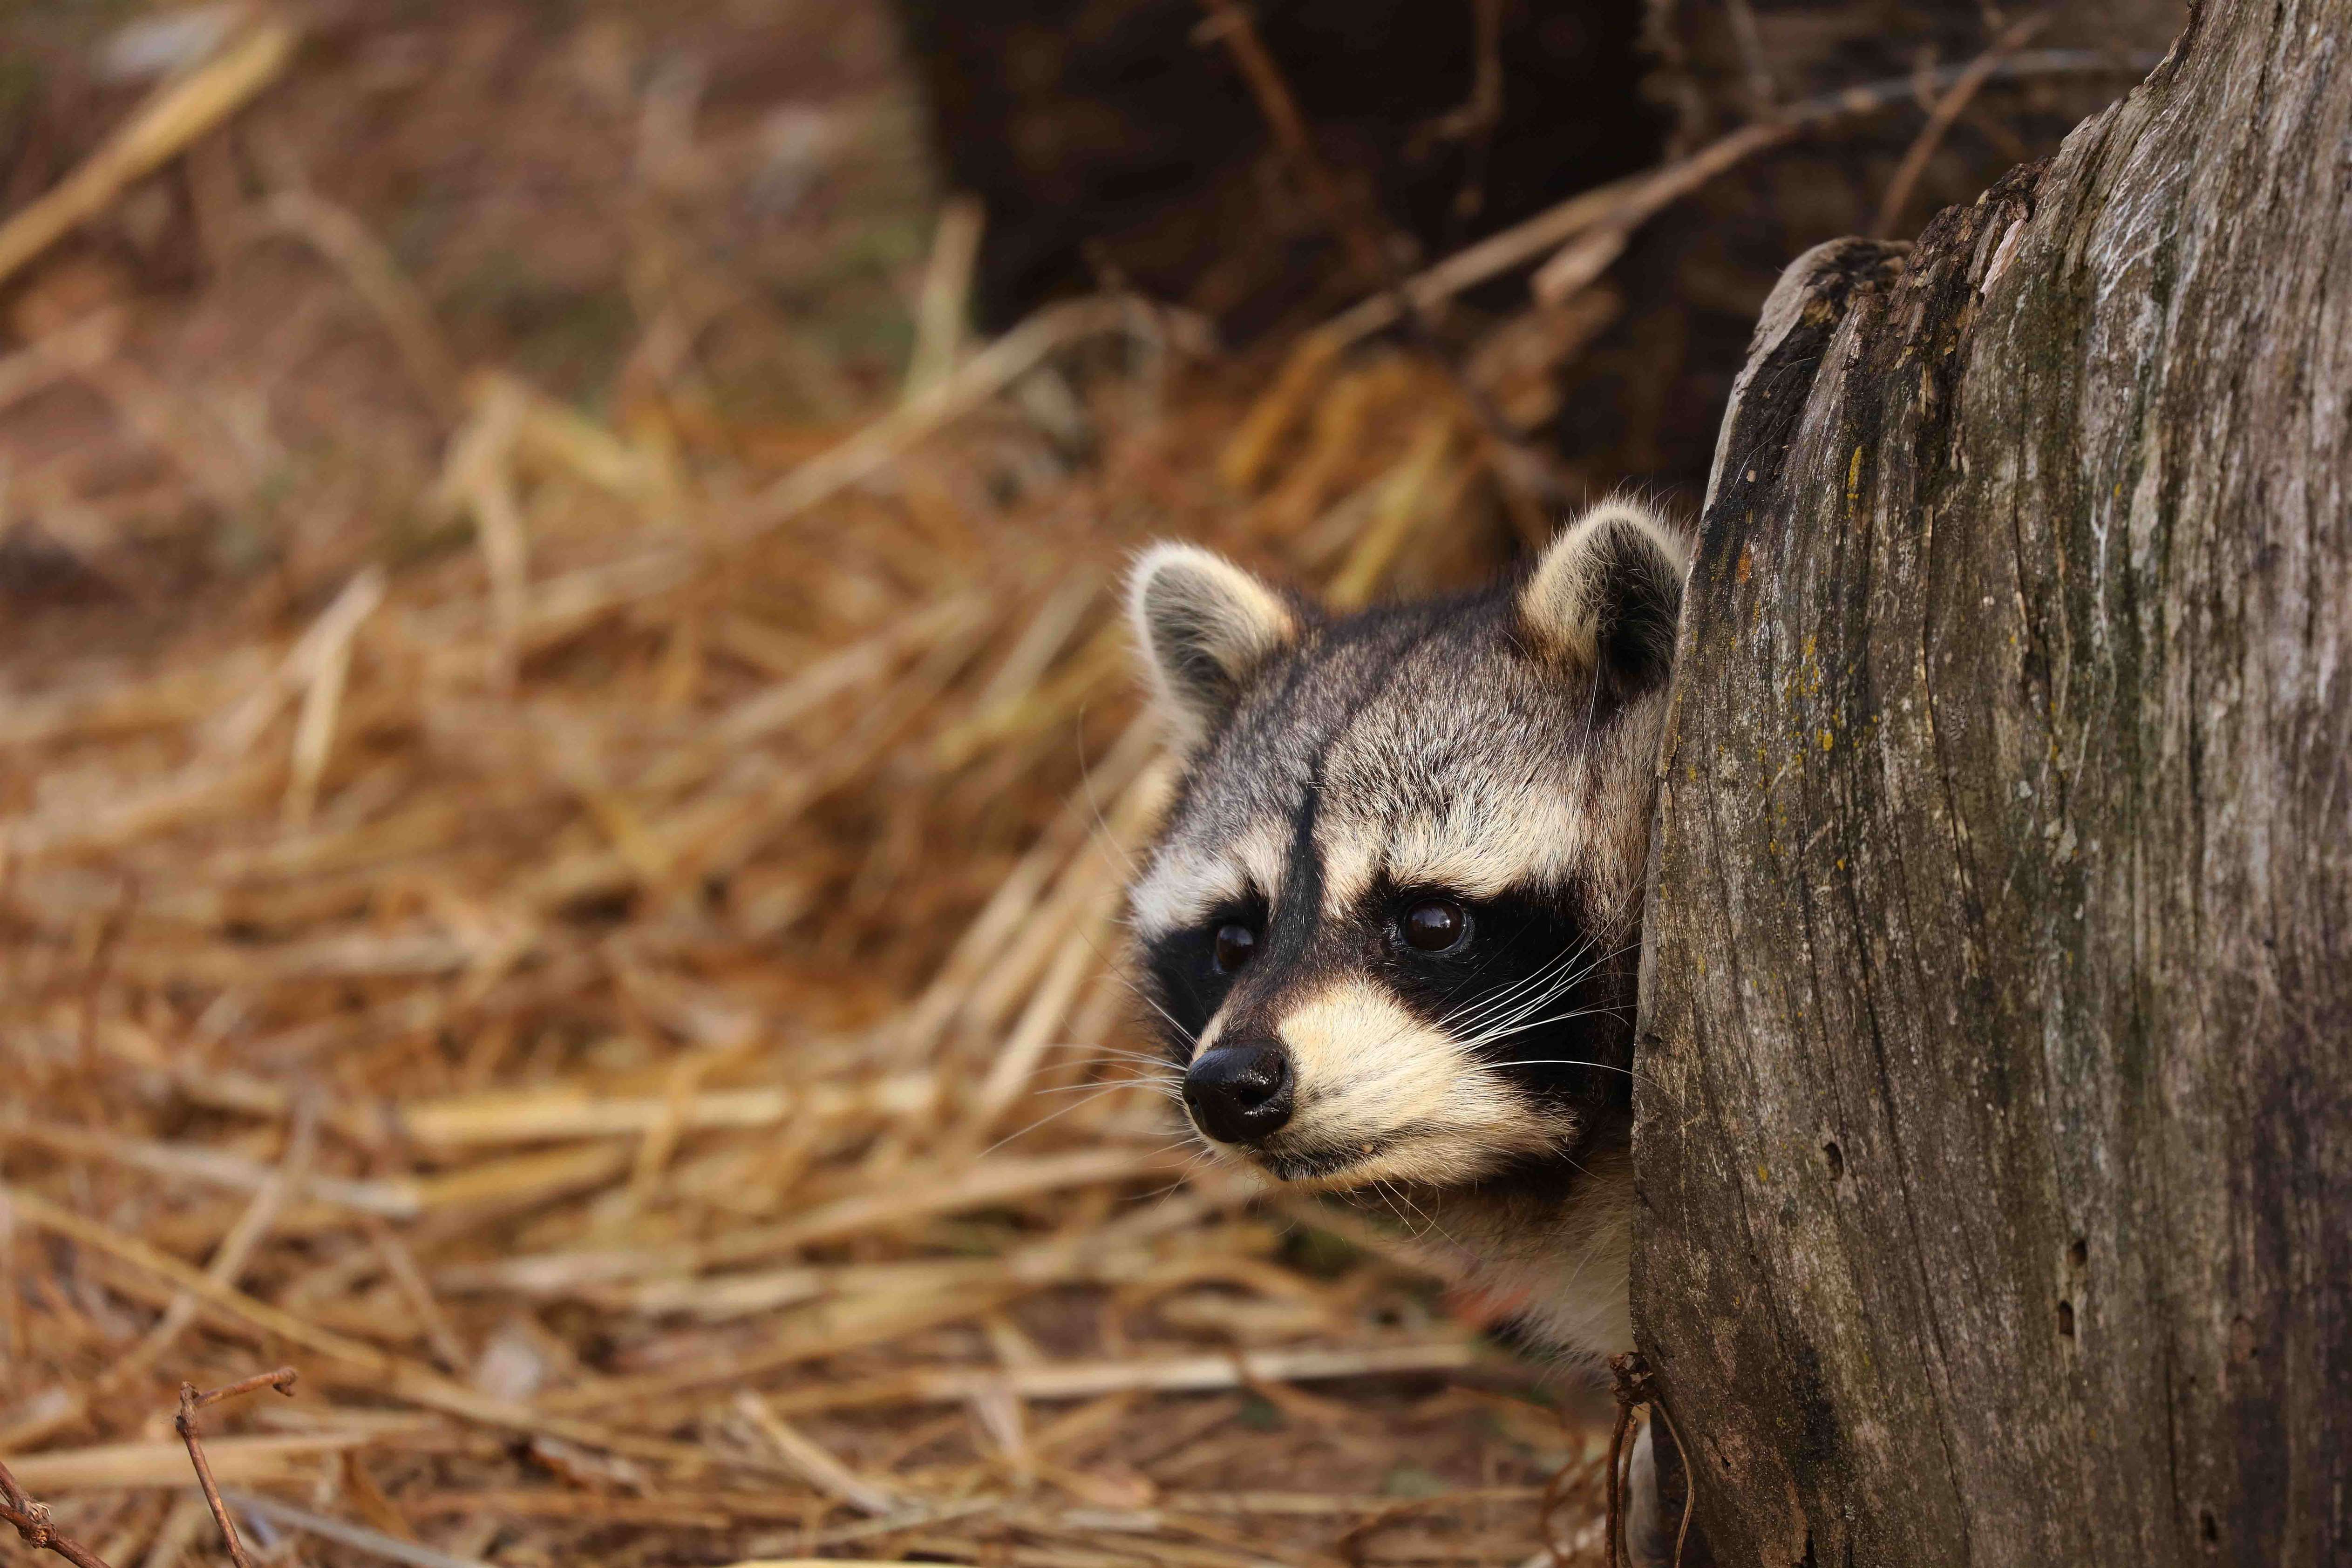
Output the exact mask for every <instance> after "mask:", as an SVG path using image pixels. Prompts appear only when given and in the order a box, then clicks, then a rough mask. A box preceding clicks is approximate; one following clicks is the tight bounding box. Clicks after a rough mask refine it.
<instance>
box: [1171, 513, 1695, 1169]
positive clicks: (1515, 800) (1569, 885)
mask: <svg viewBox="0 0 2352 1568" xmlns="http://www.w3.org/2000/svg"><path fill="white" fill-rule="evenodd" d="M1687 565H1688V555H1687V551H1686V548H1685V544H1684V542H1683V539H1682V538H1681V536H1680V535H1679V534H1678V533H1677V532H1676V531H1675V529H1674V528H1671V527H1669V526H1668V525H1666V524H1664V523H1663V522H1661V521H1660V520H1659V519H1657V518H1656V517H1653V516H1651V515H1650V514H1649V513H1647V512H1645V511H1643V510H1642V509H1641V508H1639V507H1633V506H1631V505H1628V504H1625V503H1612V504H1610V505H1607V506H1604V507H1601V508H1600V509H1598V510H1597V511H1594V512H1592V513H1591V514H1589V515H1588V516H1586V517H1582V518H1581V519H1580V520H1579V521H1578V522H1576V523H1575V524H1574V525H1573V526H1572V527H1570V528H1569V529H1568V530H1567V531H1566V532H1564V533H1562V534H1561V535H1560V536H1559V538H1558V539H1556V540H1555V541H1554V542H1553V543H1552V544H1551V545H1550V547H1549V549H1546V550H1545V551H1544V553H1543V555H1542V556H1541V558H1540V559H1538V561H1537V562H1536V563H1535V564H1534V566H1533V568H1532V569H1531V570H1528V571H1526V572H1525V573H1523V574H1521V575H1519V576H1517V577H1516V578H1513V579H1511V580H1507V581H1505V582H1504V583H1502V584H1500V585H1498V586H1496V587H1495V588H1492V589H1489V590H1487V591H1484V592H1482V593H1478V594H1474V595H1469V596H1465V597H1461V598H1454V599H1449V600H1443V601H1429V602H1423V603H1415V604H1405V605H1401V606H1394V607H1387V608H1381V609H1376V610H1371V611H1367V612H1361V613H1358V614H1353V615H1346V616H1330V615H1327V614H1325V613H1323V612H1321V611H1319V610H1318V608H1317V607H1316V606H1315V605H1314V604H1312V603H1311V602H1309V601H1307V600H1305V599H1302V598H1298V597H1295V596H1292V595H1288V594H1286V593H1283V592H1281V591H1276V590H1275V589H1273V588H1270V587H1268V586H1267V585H1265V583H1263V582H1261V581H1259V580H1257V579H1256V578H1255V577H1253V576H1251V575H1250V574H1249V573H1248V572H1246V571H1244V570H1242V569H1241V568H1239V567H1236V566H1234V565H1233V564H1232V563H1231V562H1229V561H1226V560H1224V559H1222V558H1220V557H1218V556H1215V555H1213V554H1210V553H1209V552H1207V551H1205V550H1202V549H1195V548H1192V547H1190V546H1183V545H1162V546H1159V547H1156V548H1155V549H1151V550H1150V552H1148V553H1147V554H1146V555H1144V556H1143V558H1142V559H1140V560H1139V561H1138V563H1137V565H1136V568H1135V570H1134V573H1133V576H1132V579H1131V581H1130V586H1129V614H1130V617H1131V620H1132V622H1133V629H1134V632H1135V636H1136V638H1137V640H1138V642H1139V643H1140V645H1141V647H1142V649H1143V651H1144V653H1145V659H1144V663H1145V665H1146V667H1147V669H1148V671H1149V673H1150V676H1151V679H1152V681H1153V684H1154V685H1155V686H1156V688H1157V692H1158V695H1159V699H1160V706H1161V708H1162V710H1163V711H1164V713H1165V714H1166V716H1167V719H1168V722H1169V725H1170V727H1171V733H1172V734H1173V736H1174V737H1175V741H1176V744H1177V745H1178V747H1180V748H1181V751H1182V753H1183V758H1184V763H1185V768H1184V774H1183V778H1182V781H1181V784H1180V785H1179V787H1178V789H1177V791H1176V795H1175V798H1174V800H1173V803H1172V805H1171V810H1170V814H1169V817H1168V821H1167V822H1166V825H1165V828H1164V830H1163V832H1162V836H1161V838H1160V841H1159V842H1158V844H1157V846H1156V847H1155V848H1154V850H1153V851H1152V852H1151V854H1150V859H1149V861H1148V862H1146V863H1145V865H1144V866H1143V869H1142V871H1141V873H1140V875H1139V877H1138V878H1137V880H1136V882H1135V884H1134V886H1133V887H1132V889H1131V890H1130V915H1131V919H1132V924H1133V927H1134V933H1135V939H1136V944H1137V957H1138V960H1139V962H1138V968H1139V971H1140V973H1141V975H1142V977H1143V984H1144V987H1145V989H1146V992H1147V995H1148V997H1149V998H1150V1003H1151V1005H1152V1007H1153V1009H1155V1010H1156V1012H1157V1014H1158V1017H1159V1022H1160V1026H1161V1028H1162V1030H1163V1032H1164V1035H1165V1038H1166V1044H1167V1048H1168V1051H1169V1052H1170V1054H1171V1057H1172V1058H1173V1060H1174V1061H1175V1064H1176V1065H1177V1067H1178V1068H1179V1069H1180V1070H1181V1072H1182V1075H1183V1098H1184V1103H1185V1106H1186V1109H1187V1111H1188V1113H1189V1114H1190V1116H1191V1118H1192V1124H1193V1125H1194V1126H1195V1127H1196V1128H1197V1129H1198V1130H1199V1132H1200V1134H1202V1137H1203V1138H1205V1139H1207V1140H1208V1141H1209V1142H1210V1144H1211V1145H1213V1146H1214V1147H1216V1148H1218V1149H1220V1150H1223V1151H1224V1152H1227V1153H1228V1154H1232V1155H1239V1156H1242V1157H1244V1158H1246V1159H1248V1160H1250V1161H1252V1162H1254V1163H1255V1164H1256V1165H1257V1166H1260V1167H1261V1168H1262V1169H1263V1170H1264V1171H1265V1172H1266V1173H1268V1174H1269V1175H1271V1176H1275V1177H1276V1178H1279V1179H1281V1180H1284V1181H1293V1182H1304V1183H1311V1184H1313V1185H1315V1186H1319V1187H1324V1188H1332V1189H1342V1190H1344V1189H1350V1188H1369V1187H1370V1186H1373V1185H1374V1184H1381V1185H1383V1186H1385V1185H1387V1184H1391V1183H1404V1184H1409V1185H1412V1186H1435V1187H1440V1188H1460V1187H1465V1186H1475V1185H1477V1184H1482V1183H1493V1182H1497V1181H1499V1180H1500V1178H1504V1177H1507V1176H1509V1175H1511V1174H1512V1173H1514V1172H1519V1173H1527V1172H1530V1171H1536V1170H1540V1169H1553V1170H1558V1169H1562V1168H1570V1167H1574V1166H1578V1165H1579V1163H1580V1162H1582V1161H1585V1160H1588V1159H1590V1158H1593V1157H1601V1156H1606V1155H1609V1154H1611V1153H1612V1152H1617V1151H1622V1148H1623V1146H1624V1145H1625V1141H1626V1137H1627V1129H1628V1127H1629V1125H1630V1108H1631V1092H1630V1086H1631V1082H1632V1073H1631V1070H1632V1066H1633V1062H1632V1055H1633V1000H1634V976H1635V970H1636V955H1635V952H1634V948H1635V946H1636V944H1637V941H1638V936H1639V930H1640V922H1641V905H1642V891H1643V865H1644V861H1645V859H1646V857H1647V853H1648V841H1649V823H1650V816H1651V810H1652V805H1653V802H1654V798H1655V763H1656V756H1657V748H1658V743H1659V738H1660V729H1661V726H1662V723H1663V719H1664V706H1665V697H1664V692H1665V685H1666V677H1667V674H1668V672H1669V669H1670V667H1671V665H1672V662H1673V658H1674V644H1675V631H1676V627H1677V623H1678V621H1679V618H1680V614H1681V607H1682V595H1683V580H1684V577H1685V571H1686V570H1687Z"/></svg>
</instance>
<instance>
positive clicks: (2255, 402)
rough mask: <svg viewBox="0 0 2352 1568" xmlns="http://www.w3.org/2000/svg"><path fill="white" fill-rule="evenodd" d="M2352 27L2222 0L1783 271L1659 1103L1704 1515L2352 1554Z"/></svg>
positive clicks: (1701, 717) (2082, 1556)
mask: <svg viewBox="0 0 2352 1568" xmlns="http://www.w3.org/2000/svg"><path fill="white" fill-rule="evenodd" d="M2347 38H2352V0H2281V3H2279V4H2275V5H2264V6H2254V5H2224V4H2220V3H2218V0H2217V3H2211V4H2208V5H2204V6H2202V7H2201V8H2200V10H2199V11H2198V12H2197V14H2196V15H2195V16H2193V17H2192V19H2191V22H2190V26H2189V31H2188V32H2187V33H2186V34H2184V35H2183V37H2182V39H2181V41H2180V42H2179V44H2177V45H2176V46H2175V48H2174V50H2173V52H2172V54H2171V56H2170V57H2168V59H2167V60H2166V62H2165V63H2164V64H2163V65H2162V66H2160V67H2159V68H2158V69H2157V70H2156V71H2155V73H2154V74H2153V75H2152V76H2151V77H2150V78H2148V80H2147V82H2146V83H2144V84H2143V85H2142V86H2141V87H2139V88H2137V89H2135V90H2134V91H2133V92H2132V93H2131V94H2130V96H2129V97H2128V98H2126V99H2125V100H2124V101H2122V102H2120V103H2118V104H2116V106H2114V107H2113V108H2112V109H2110V110H2107V111H2106V112H2105V113H2104V114H2102V115H2100V116H2098V117H2096V118H2095V119H2094V120H2089V121H2086V122H2085V123H2084V125H2082V126H2081V127H2079V128H2078V129H2077V130H2076V131H2075V132H2074V134H2073V135H2072V136H2071V137H2070V138H2069V139H2068V140H2067V142H2066V144H2065V146H2064V148H2063V151H2062V152H2060V153H2059V154H2058V155H2057V157H2056V158H2054V159H2053V160H2052V161H2051V162H2049V163H2048V164H2046V165H2039V166H2033V167H2030V168H2026V169H2021V170H2019V171H2017V172H2014V173H2012V174H2011V175H2010V176H2009V177H2008V178H2006V179H2005V180H2004V181H2003V182H2002V183H2000V185H1998V186H1996V187H1995V188H1994V189H1993V190H1992V191H1990V192H1989V193H1987V194H1986V195H1985V196H1984V197H1983V198H1982V199H1981V200H1980V201H1979V202H1978V203H1977V204H1975V205H1974V206H1972V207H1968V208H1955V209H1952V210H1950V211H1948V212H1947V213H1945V214H1942V215H1941V216H1940V217H1939V218H1937V220H1936V222H1935V223H1934V224H1933V225H1930V227H1929V228H1928V230H1927V233H1926V234H1925V235H1923V236H1922V237H1921V239H1920V240H1919V242H1918V244H1917V245H1916V247H1913V248H1911V249H1910V250H1909V252H1908V254H1907V255H1906V254H1905V252H1904V249H1903V247H1899V246H1885V245H1881V244H1877V243H1874V242H1868V241H1858V240H1855V241H1842V242H1838V243H1836V244H1834V245H1832V246H1823V247H1822V248H1821V249H1820V250H1817V251H1815V252H1813V253H1811V255H1809V256H1806V257H1805V258H1803V259H1802V260H1801V261H1800V262H1799V263H1798V264H1797V265H1796V266H1795V267H1792V268H1791V269H1790V275H1789V277H1787V278H1786V279H1784V281H1783V283H1782V285H1781V287H1780V289H1779V290H1778V291H1777V292H1776V294H1775V295H1774V297H1773V299H1772V301H1771V303H1770V304H1769V305H1768V306H1767V308H1766V312H1765V319H1764V320H1763V321H1762V323H1761V324H1760V325H1759V330H1758V337H1757V342H1756V344H1755V347H1754V349H1753V350H1752V352H1751V356H1750V360H1749V364H1748V371H1747V372H1746V374H1745V375H1744V376H1743V378H1742V380H1741V383H1740V387H1739V390H1738V394H1737V395H1736V397H1735V401H1734V404H1733V408H1732V412H1731V413H1730V415H1729V417H1728V419H1727V423H1726V427H1725V431H1724V434H1723V438H1722V442H1721V444H1720V446H1719V447H1718V450H1717V472H1716V476H1715V480H1714V482H1713V484H1712V485H1711V486H1710V494H1709V497H1708V502H1707V507H1706V518H1705V525H1704V539H1703V543H1702V547H1701V550H1700V556H1699V562H1698V566H1697V568H1696V573H1695V576H1694V580H1693V586H1692V595H1693V599H1692V603H1693V612H1692V613H1691V614H1690V616H1689V617H1688V618H1687V620H1686V622H1685V630H1684V645H1683V650H1682V655H1681V663H1680V665H1679V668H1678V669H1677V672H1676V675H1675V699H1674V716H1673V719H1672V725H1671V729H1670V732H1669V737H1668V741H1667V745H1666V748H1665V751H1664V756H1663V758H1662V761H1661V769H1662V772H1661V779H1662V791H1661V807H1660V821H1659V831H1658V840H1657V848H1656V859H1655V861H1654V866H1653V876H1654V883H1653V887H1654V891H1653V895H1652V904H1651V906H1650V914H1649V917H1648V932H1647V942H1648V946H1647V948H1646V950H1645V952H1644V955H1643V966H1644V967H1643V996H1644V1009H1645V1013H1644V1018H1643V1051H1644V1061H1643V1071H1644V1077H1643V1082H1642V1084H1641V1086H1640V1089H1639V1092H1638V1093H1637V1107H1636V1110H1637V1118H1638V1120H1637V1128H1636V1133H1635V1159H1636V1165H1637V1170H1638V1176H1639V1185H1640V1194H1641V1199H1642V1207H1641V1209H1640V1212H1639V1218H1638V1219H1637V1232H1638V1234H1637V1247H1636V1261H1635V1273H1634V1308H1635V1317H1636V1321H1637V1323H1638V1325H1639V1333H1640V1338H1641V1342H1642V1346H1643V1351H1644V1352H1645V1353H1646V1354H1647V1355H1648V1357H1649V1359H1650V1362H1651V1364H1652V1365H1653V1366H1654V1368H1655V1369H1656V1370H1657V1372H1658V1374H1659V1376H1660V1380H1661V1382H1662V1384H1663V1385H1664V1389H1665V1391H1666V1397H1667V1402H1668V1407H1669V1408H1670V1410H1671V1411H1672V1412H1673V1413H1674V1415H1675V1417H1676V1418H1677V1422H1678V1424H1679V1426H1680V1428H1681V1430H1682V1432H1683V1433H1684V1435H1685V1437H1686V1439H1688V1440H1689V1442H1690V1443H1691V1445H1692V1448H1693V1458H1694V1461H1695V1467H1696V1469H1697V1471H1698V1473H1699V1489H1700V1498H1701V1501H1700V1518H1701V1520H1702V1521H1703V1524H1704V1526H1705V1527H1706V1531H1707V1532H1708V1536H1709V1540H1710V1542H1711V1544H1712V1546H1713V1549H1714V1552H1715V1553H1716V1556H1717V1560H1718V1561H1721V1562H1724V1563H1750V1562H1753V1563H1775V1564H1777V1563H1822V1564H1829V1563H1873V1564H1876V1563H1895V1564H1906V1565H1908V1564H1945V1563H1975V1564H1990V1563H2000V1564H2011V1563H2014V1564H2037V1565H2038V1564H2047V1563H2068V1564H2073V1563H2150V1564H2169V1563H2190V1562H2196V1563H2209V1562H2212V1561H2217V1560H2218V1561H2228V1562H2242V1563H2254V1562H2263V1563H2323V1562H2345V1561H2352V691H2347V683H2352V670H2347V653H2352V647H2347V643H2352V48H2347V45H2346V40H2347Z"/></svg>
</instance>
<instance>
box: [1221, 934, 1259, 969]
mask: <svg viewBox="0 0 2352 1568" xmlns="http://www.w3.org/2000/svg"><path fill="white" fill-rule="evenodd" d="M1256 951H1257V933H1256V932H1255V931H1253V930H1251V929H1250V928H1249V927H1248V926H1246V925H1242V924H1240V923H1239V922H1238V921H1227V922H1226V923H1225V924H1224V925H1220V926H1218V927H1217V942H1216V965H1217V973H1219V974H1220V975H1230V974H1232V973H1233V972H1234V970H1236V969H1238V968H1240V967H1242V966H1243V965H1244V964H1246V963H1248V962H1249V961H1250V955H1251V954H1253V953H1255V952H1256Z"/></svg>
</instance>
